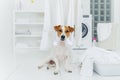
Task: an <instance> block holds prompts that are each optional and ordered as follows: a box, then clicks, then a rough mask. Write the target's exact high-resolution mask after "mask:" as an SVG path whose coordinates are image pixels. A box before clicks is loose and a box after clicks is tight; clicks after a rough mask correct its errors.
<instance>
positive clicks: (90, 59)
mask: <svg viewBox="0 0 120 80" xmlns="http://www.w3.org/2000/svg"><path fill="white" fill-rule="evenodd" d="M94 62H97V63H99V64H120V56H118V55H117V53H116V52H113V51H107V50H105V49H102V48H98V47H91V48H89V49H88V50H86V51H85V53H84V55H83V58H82V60H81V65H80V66H81V69H80V76H81V79H84V80H90V79H92V76H93V63H94Z"/></svg>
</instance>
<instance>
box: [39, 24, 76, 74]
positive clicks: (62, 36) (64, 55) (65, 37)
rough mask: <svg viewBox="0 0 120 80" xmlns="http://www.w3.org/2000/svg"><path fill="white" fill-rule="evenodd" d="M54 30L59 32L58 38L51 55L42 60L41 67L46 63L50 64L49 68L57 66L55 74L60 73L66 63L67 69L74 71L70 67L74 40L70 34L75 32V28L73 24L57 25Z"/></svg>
mask: <svg viewBox="0 0 120 80" xmlns="http://www.w3.org/2000/svg"><path fill="white" fill-rule="evenodd" d="M54 30H55V32H56V33H57V40H56V42H54V46H53V48H52V51H51V55H50V56H49V57H48V58H47V59H45V60H44V61H42V63H41V65H40V66H39V68H41V67H42V66H43V65H44V64H48V66H47V69H49V68H50V67H51V66H52V67H55V71H54V74H55V75H56V74H58V73H59V69H60V67H61V66H62V65H63V64H64V68H65V71H67V72H70V73H72V71H71V69H70V64H71V55H70V54H71V50H72V42H71V41H70V36H71V34H72V32H74V28H73V27H71V26H64V27H62V26H61V25H56V26H54Z"/></svg>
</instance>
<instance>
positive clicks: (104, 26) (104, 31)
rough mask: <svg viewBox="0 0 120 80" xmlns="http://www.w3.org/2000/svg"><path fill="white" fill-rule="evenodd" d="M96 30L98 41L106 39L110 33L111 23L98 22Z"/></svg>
mask: <svg viewBox="0 0 120 80" xmlns="http://www.w3.org/2000/svg"><path fill="white" fill-rule="evenodd" d="M97 32H98V40H99V41H104V40H106V39H107V38H108V37H109V36H110V35H111V32H112V23H98V27H97Z"/></svg>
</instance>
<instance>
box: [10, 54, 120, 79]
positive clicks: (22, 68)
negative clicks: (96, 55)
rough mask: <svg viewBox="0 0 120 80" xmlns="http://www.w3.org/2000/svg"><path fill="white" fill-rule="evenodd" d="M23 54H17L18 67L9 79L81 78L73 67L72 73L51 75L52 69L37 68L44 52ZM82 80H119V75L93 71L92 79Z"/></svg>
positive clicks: (62, 72)
mask: <svg viewBox="0 0 120 80" xmlns="http://www.w3.org/2000/svg"><path fill="white" fill-rule="evenodd" d="M41 54H42V53H39V54H24V55H17V57H16V59H17V63H18V67H17V70H16V71H15V73H14V74H12V75H11V77H10V78H9V80H83V79H81V77H80V75H79V70H77V69H75V70H74V71H73V73H67V72H65V71H63V70H62V71H61V73H60V74H58V75H53V71H52V70H46V67H43V68H42V69H40V70H39V69H38V68H37V67H38V65H39V62H40V61H41V59H42V58H44V57H45V56H46V54H44V55H42V56H41ZM84 80H120V76H109V77H102V76H99V75H98V74H96V73H94V75H93V77H92V79H84Z"/></svg>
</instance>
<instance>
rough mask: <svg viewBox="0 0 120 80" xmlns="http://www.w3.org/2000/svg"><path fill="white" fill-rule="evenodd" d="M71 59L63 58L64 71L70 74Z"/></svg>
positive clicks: (68, 57)
mask: <svg viewBox="0 0 120 80" xmlns="http://www.w3.org/2000/svg"><path fill="white" fill-rule="evenodd" d="M70 64H71V57H70V56H66V58H65V70H66V71H67V72H69V73H72V69H71V66H70Z"/></svg>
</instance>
